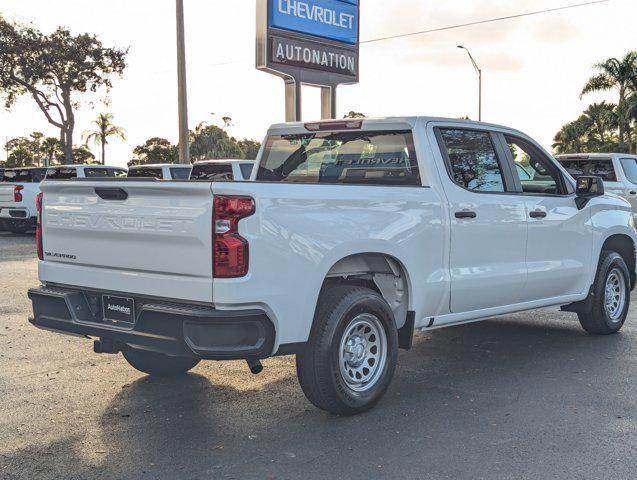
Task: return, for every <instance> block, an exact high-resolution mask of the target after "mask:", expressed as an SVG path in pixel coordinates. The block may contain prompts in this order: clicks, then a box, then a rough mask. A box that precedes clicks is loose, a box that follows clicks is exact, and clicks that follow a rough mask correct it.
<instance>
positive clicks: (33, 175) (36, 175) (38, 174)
mask: <svg viewBox="0 0 637 480" xmlns="http://www.w3.org/2000/svg"><path fill="white" fill-rule="evenodd" d="M45 173H46V169H45V168H24V169H20V168H16V169H13V170H5V172H4V173H3V175H2V179H1V180H2V181H3V182H8V183H40V182H41V181H42V179H43V178H44V175H45Z"/></svg>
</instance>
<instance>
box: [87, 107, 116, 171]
mask: <svg viewBox="0 0 637 480" xmlns="http://www.w3.org/2000/svg"><path fill="white" fill-rule="evenodd" d="M93 127H94V128H93V130H90V131H88V132H84V140H85V141H86V142H87V143H88V142H93V143H95V144H96V145H100V147H101V155H102V156H101V163H102V165H106V145H108V139H109V138H110V137H115V138H120V139H122V140H126V132H125V131H124V129H123V128H122V127H118V126H117V125H115V124H114V123H113V115H112V114H110V113H100V114H99V115H98V116H97V118H96V119H95V120H93Z"/></svg>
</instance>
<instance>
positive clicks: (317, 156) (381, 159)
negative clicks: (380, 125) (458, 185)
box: [257, 131, 420, 185]
mask: <svg viewBox="0 0 637 480" xmlns="http://www.w3.org/2000/svg"><path fill="white" fill-rule="evenodd" d="M257 180H260V181H266V182H287V183H329V184H364V185H420V172H419V170H418V162H417V159H416V154H415V152H414V146H413V138H412V134H411V132H410V131H377V132H370V131H367V132H321V133H313V134H303V135H283V136H272V137H269V138H268V139H267V142H266V147H265V150H264V154H263V159H262V161H261V164H260V165H259V170H258V172H257Z"/></svg>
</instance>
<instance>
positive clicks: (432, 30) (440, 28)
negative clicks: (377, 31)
mask: <svg viewBox="0 0 637 480" xmlns="http://www.w3.org/2000/svg"><path fill="white" fill-rule="evenodd" d="M609 1H610V0H595V1H592V2H585V3H575V4H572V5H565V6H563V7H556V8H547V9H545V10H537V11H535V12H526V13H519V14H517V15H507V16H506V17H498V18H490V19H488V20H477V21H475V22H468V23H460V24H457V25H449V26H446V27H439V28H432V29H430V30H421V31H419V32H411V33H401V34H398V35H391V36H388V37H380V38H372V39H370V40H363V41H361V42H360V43H361V44H366V43H375V42H383V41H385V40H393V39H395V38H404V37H412V36H415V35H424V34H425V33H434V32H443V31H445V30H453V29H455V28H463V27H470V26H473V25H483V24H485V23H492V22H501V21H504V20H511V19H514V18H521V17H530V16H532V15H541V14H544V13H551V12H557V11H560V10H568V9H571V8H578V7H586V6H590V5H595V4H598V3H608V2H609Z"/></svg>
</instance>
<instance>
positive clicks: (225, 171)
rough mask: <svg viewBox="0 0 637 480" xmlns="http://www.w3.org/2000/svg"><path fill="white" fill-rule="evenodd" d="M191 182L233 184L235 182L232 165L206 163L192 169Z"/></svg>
mask: <svg viewBox="0 0 637 480" xmlns="http://www.w3.org/2000/svg"><path fill="white" fill-rule="evenodd" d="M190 180H200V181H202V180H205V181H209V182H231V181H233V180H234V176H233V174H232V165H231V164H229V163H204V164H201V165H195V166H193V167H192V173H191V174H190Z"/></svg>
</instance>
